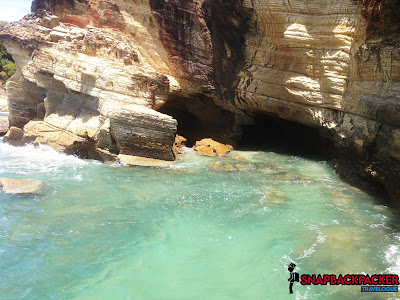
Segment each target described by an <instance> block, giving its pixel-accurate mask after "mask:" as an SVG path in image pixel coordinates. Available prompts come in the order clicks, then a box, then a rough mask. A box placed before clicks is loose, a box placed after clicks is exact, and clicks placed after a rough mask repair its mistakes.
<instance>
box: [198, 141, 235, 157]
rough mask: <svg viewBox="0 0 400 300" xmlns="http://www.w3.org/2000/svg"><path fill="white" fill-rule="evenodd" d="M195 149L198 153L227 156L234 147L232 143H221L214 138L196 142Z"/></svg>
mask: <svg viewBox="0 0 400 300" xmlns="http://www.w3.org/2000/svg"><path fill="white" fill-rule="evenodd" d="M193 149H194V150H195V151H196V153H197V154H198V155H205V156H217V155H218V156H225V155H226V154H228V153H229V152H231V151H232V150H233V147H232V146H231V145H226V144H221V143H219V142H216V141H214V140H212V139H202V140H201V141H197V142H196V144H195V145H194V147H193Z"/></svg>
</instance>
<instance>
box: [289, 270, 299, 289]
mask: <svg viewBox="0 0 400 300" xmlns="http://www.w3.org/2000/svg"><path fill="white" fill-rule="evenodd" d="M294 268H296V264H295V263H291V264H290V265H289V266H288V271H289V272H290V278H289V279H288V281H289V294H293V282H299V281H300V278H299V273H297V272H293V270H294Z"/></svg>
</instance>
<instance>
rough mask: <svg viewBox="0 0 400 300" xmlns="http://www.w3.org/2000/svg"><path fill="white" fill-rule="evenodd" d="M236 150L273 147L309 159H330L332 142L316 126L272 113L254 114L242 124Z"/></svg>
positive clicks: (273, 149) (271, 148) (269, 149)
mask: <svg viewBox="0 0 400 300" xmlns="http://www.w3.org/2000/svg"><path fill="white" fill-rule="evenodd" d="M239 150H257V151H273V152H278V153H282V154H287V155H296V156H300V157H304V158H308V159H312V160H317V161H318V160H327V161H329V160H331V159H333V158H334V157H333V142H332V141H330V140H329V139H326V138H324V137H322V136H321V135H320V133H319V130H318V128H315V127H310V126H306V125H302V124H298V123H294V122H290V121H286V120H283V119H279V118H275V117H273V116H267V115H258V116H256V117H255V118H254V124H253V125H248V126H243V138H242V140H241V141H240V143H239Z"/></svg>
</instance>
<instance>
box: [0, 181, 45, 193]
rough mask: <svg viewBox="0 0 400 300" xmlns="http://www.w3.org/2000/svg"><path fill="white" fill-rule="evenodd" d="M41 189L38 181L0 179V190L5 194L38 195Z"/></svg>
mask: <svg viewBox="0 0 400 300" xmlns="http://www.w3.org/2000/svg"><path fill="white" fill-rule="evenodd" d="M42 187H43V182H42V181H40V180H25V179H12V178H0V189H1V190H2V191H3V192H5V193H6V194H39V193H40V192H41V191H42Z"/></svg>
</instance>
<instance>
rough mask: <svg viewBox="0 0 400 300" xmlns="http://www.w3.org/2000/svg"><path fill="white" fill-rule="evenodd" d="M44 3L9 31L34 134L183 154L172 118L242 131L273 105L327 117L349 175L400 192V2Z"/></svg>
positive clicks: (27, 126) (76, 149) (15, 100)
mask: <svg viewBox="0 0 400 300" xmlns="http://www.w3.org/2000/svg"><path fill="white" fill-rule="evenodd" d="M32 9H33V11H34V13H32V14H31V15H28V16H27V17H25V18H24V19H23V20H21V21H20V22H18V23H13V24H10V25H8V26H6V27H4V28H3V29H2V31H0V38H1V39H2V40H3V41H4V43H5V45H6V47H7V49H8V50H9V51H10V53H11V54H12V55H13V58H14V60H15V62H16V64H17V66H18V71H17V74H16V75H15V76H14V77H13V78H12V79H11V80H10V81H9V83H8V85H7V89H8V99H9V108H10V125H11V126H16V127H19V128H21V129H22V128H23V130H24V136H23V138H22V140H23V141H34V142H36V143H38V142H40V143H47V144H49V145H51V146H52V147H54V148H56V149H59V150H62V151H66V152H68V153H79V154H81V155H82V156H85V157H94V158H101V159H103V160H113V159H117V158H116V157H117V155H118V154H122V155H136V156H144V157H150V158H155V159H163V160H172V159H174V155H173V152H172V145H173V143H174V140H175V133H176V130H177V122H176V121H175V120H174V119H173V118H172V117H170V116H173V117H175V118H176V119H179V120H182V124H188V125H187V126H193V127H196V126H197V125H196V126H194V125H193V122H191V121H193V120H197V121H198V123H194V124H200V125H199V126H202V128H205V130H206V131H207V130H209V131H210V134H209V136H210V137H212V138H214V139H216V137H218V140H219V141H220V142H228V140H234V139H238V138H239V137H240V128H241V125H244V124H246V123H248V122H251V118H252V117H254V116H255V115H260V114H265V115H273V116H275V117H278V118H282V119H286V120H289V121H293V122H297V123H301V124H304V125H308V126H313V127H317V128H320V132H321V135H323V136H324V137H327V138H329V139H331V140H333V141H334V144H335V151H336V155H337V157H338V166H337V170H338V172H339V173H340V174H342V175H343V176H346V177H348V178H355V177H360V178H364V179H368V180H371V182H379V183H380V184H382V185H383V186H384V187H385V188H386V190H387V191H388V192H389V194H390V195H391V198H392V199H393V200H394V201H395V202H396V201H397V203H400V202H399V201H398V200H399V199H400V188H399V187H398V182H399V180H400V157H399V154H398V153H399V150H400V128H399V127H400V113H399V112H400V83H399V80H400V52H399V40H400V39H399V38H400V34H399V24H400V21H399V19H398V17H397V16H398V15H399V12H400V5H399V3H398V1H397V0H387V1H383V0H382V1H379V0H377V1H371V0H362V1H355V0H340V1H339V0H333V1H320V0H315V1H302V0H291V1H290V3H289V2H287V1H283V0H225V1H222V0H169V1H161V0H143V1H135V2H132V1H126V0H115V1H100V0H91V1H86V0H85V1H81V0H79V1H78V0H68V1H49V0H35V1H34V2H33V5H32ZM171 103H174V105H172V104H171ZM182 103H184V104H182ZM212 105H217V107H218V109H216V110H212V113H208V112H209V111H210V110H209V109H208V108H209V107H210V106H212ZM183 107H185V108H183ZM155 110H159V111H162V112H165V113H167V114H169V115H170V116H168V115H166V114H165V113H164V114H163V113H160V112H156V111H155ZM185 111H186V112H188V114H189V113H190V116H191V117H190V118H186V119H185V118H184V115H185ZM203 111H204V112H206V113H202V112H203ZM175 114H176V116H175ZM180 122H181V121H180ZM197 127H198V126H197ZM178 132H179V127H178ZM201 134H203V133H199V135H201ZM184 136H185V137H187V138H188V140H190V139H191V137H188V136H186V134H184ZM203 137H208V136H203ZM220 137H227V138H226V141H222V140H221V138H220ZM197 139H198V136H196V140H197Z"/></svg>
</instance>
